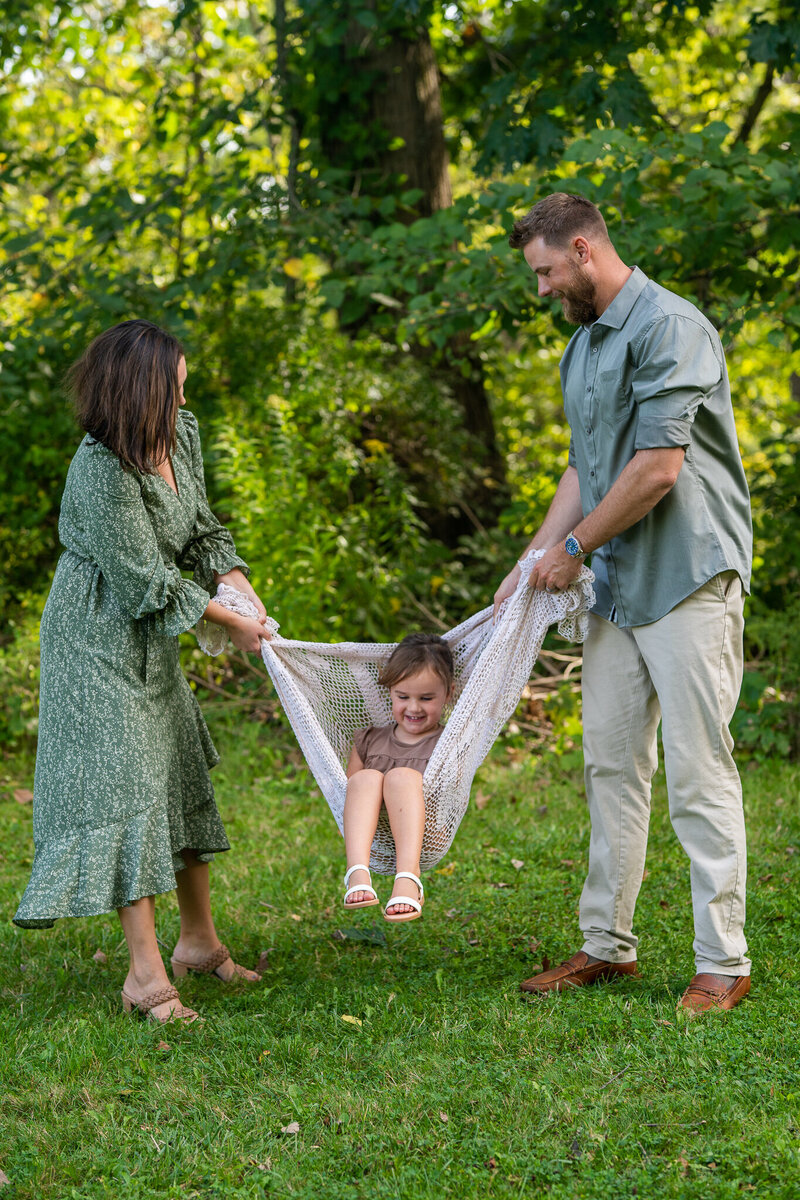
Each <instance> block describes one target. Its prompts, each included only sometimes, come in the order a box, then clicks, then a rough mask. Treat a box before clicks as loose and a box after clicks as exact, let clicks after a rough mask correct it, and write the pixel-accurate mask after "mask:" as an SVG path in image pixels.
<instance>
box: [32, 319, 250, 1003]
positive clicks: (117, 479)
mask: <svg viewBox="0 0 800 1200" xmlns="http://www.w3.org/2000/svg"><path fill="white" fill-rule="evenodd" d="M185 379H186V361H185V359H184V356H183V352H182V350H181V347H180V345H179V343H178V342H177V341H176V340H175V339H174V338H173V337H171V336H170V335H169V334H168V333H165V332H164V331H163V330H161V329H159V328H158V326H156V325H152V324H151V323H150V322H149V321H124V322H123V323H122V324H121V325H117V326H115V327H114V328H113V329H109V330H107V331H106V332H105V333H103V334H101V335H100V336H99V337H98V338H96V339H95V341H94V342H92V344H91V345H90V346H89V348H88V350H87V351H86V353H85V354H84V355H83V357H82V358H81V359H80V360H79V361H78V362H77V363H76V364H75V366H74V367H73V368H72V371H71V375H70V382H71V388H72V392H73V395H74V398H75V401H76V408H77V415H78V419H79V421H80V424H81V426H82V428H83V429H85V430H86V437H85V438H84V439H83V441H82V442H81V445H80V446H79V448H78V451H77V453H76V454H75V457H74V458H73V460H72V463H71V465H70V468H69V472H68V474H67V483H66V488H65V490H64V496H63V499H62V503H61V516H60V519H59V537H60V539H61V542H62V544H63V546H64V547H65V550H64V553H63V554H62V556H61V559H60V560H59V563H58V567H57V569H56V573H55V578H54V580H53V586H52V589H51V591H50V595H49V597H48V600H47V604H46V606H45V610H44V615H43V617H42V626H41V651H42V668H41V690H40V717H39V745H38V751H37V757H36V776H35V782H34V808H33V826H34V827H33V833H34V841H35V843H36V856H35V859H34V863H33V870H32V873H31V878H30V881H29V883H28V886H27V888H26V890H25V894H24V896H23V898H22V902H21V904H20V906H19V910H18V911H17V914H16V916H15V917H14V920H15V922H16V924H17V925H21V926H23V927H25V928H45V927H49V926H51V925H52V924H53V922H54V921H55V920H56V918H58V917H67V916H71V917H80V916H92V915H95V914H97V913H105V912H110V911H112V910H113V909H116V910H117V912H118V913H119V918H120V921H121V922H122V929H123V932H124V934H125V939H126V941H127V944H128V952H129V955H130V966H129V970H128V974H127V977H126V979H125V985H124V987H123V990H122V1000H123V1006H124V1008H125V1010H126V1011H127V1012H130V1011H134V1010H138V1011H139V1012H141V1013H146V1014H149V1015H150V1017H152V1018H153V1019H155V1020H157V1021H161V1022H165V1021H170V1020H175V1019H181V1020H194V1019H195V1018H196V1017H197V1013H195V1012H194V1011H193V1010H192V1009H189V1008H186V1007H184V1006H183V1005H181V1003H180V998H179V995H178V992H177V990H176V989H175V988H174V987H173V986H172V985H171V984H170V982H169V980H168V978H167V974H166V971H165V968H164V964H163V962H162V959H161V955H160V953H159V949H158V943H157V941H156V933H155V896H156V895H157V894H158V893H160V892H167V891H171V890H172V889H173V888H177V894H178V906H179V909H180V919H181V927H180V936H179V938H178V942H177V945H176V946H175V949H174V951H173V957H172V964H173V969H174V974H175V975H176V976H183V975H185V974H186V972H187V971H188V970H195V971H201V972H204V973H210V972H214V973H215V974H216V975H217V976H218V977H219V978H221V979H223V980H229V979H232V978H234V977H238V978H245V979H248V980H251V981H255V980H257V979H258V975H256V973H255V972H253V971H246V970H245V969H244V968H243V967H239V966H237V965H236V964H235V963H233V962H232V960H231V958H230V955H229V954H228V952H227V950H226V949H225V947H224V946H222V944H221V943H220V940H219V938H218V937H217V933H216V930H215V928H214V922H213V919H212V916H211V905H210V898H209V878H208V876H209V869H208V864H209V862H210V860H211V859H212V858H213V857H214V853H215V852H216V851H221V850H228V849H229V844H228V840H227V838H226V836H225V830H224V828H223V825H222V822H221V820H220V816H219V813H218V811H217V807H216V804H215V802H214V791H213V787H212V784H211V779H210V776H209V767H212V766H214V765H215V763H216V762H217V761H218V755H217V753H216V750H215V749H214V746H213V743H212V741H211V738H210V736H209V733H208V730H207V729H206V725H205V722H204V721H203V718H202V716H201V715H200V710H199V708H198V705H197V701H196V700H195V698H194V696H193V695H192V692H191V691H190V689H189V686H188V684H187V683H186V680H185V679H184V677H183V675H182V673H181V670H180V660H179V655H178V634H179V633H182V632H183V631H184V630H186V629H191V628H192V626H193V625H195V623H196V622H197V621H198V620H199V618H200V617H205V618H206V619H207V620H210V621H214V622H216V623H218V624H220V625H224V626H226V627H227V629H228V632H229V635H230V637H231V640H232V641H233V644H234V645H235V646H237V647H238V648H239V649H241V650H248V651H251V652H253V653H255V652H257V651H258V649H259V646H260V639H261V638H264V637H268V636H269V635H268V633H267V632H266V628H265V624H264V622H265V621H266V612H265V609H264V605H263V604H262V603H261V601H260V600H259V599H258V597H257V596H256V594H255V592H254V591H253V589H252V587H251V586H250V584H249V583H248V581H247V578H246V573H248V567H247V564H246V563H244V562H243V561H242V559H241V558H239V556H238V555H237V554H236V550H235V548H234V544H233V541H232V539H231V537H230V534H229V533H228V532H227V531H226V530H225V529H224V528H223V526H222V525H220V523H219V522H218V521H217V519H216V518H215V517H214V515H213V513H212V512H211V510H210V508H209V506H208V501H207V499H206V493H205V483H204V479H203V463H202V458H201V453H200V440H199V436H198V431H197V422H196V420H195V418H194V417H193V416H192V414H191V413H188V412H185V411H182V406H183V404H184V403H185V399H184V395H183V385H184V381H185ZM182 570H188V571H192V572H193V574H194V582H192V581H191V580H188V579H184V578H183V576H182V575H181V571H182ZM220 581H225V582H227V583H230V584H232V585H233V586H234V587H237V588H238V589H239V590H240V591H243V592H245V593H246V594H247V595H248V596H249V597H250V598H251V600H252V601H253V603H254V604H255V606H256V608H257V610H258V613H259V619H258V620H249V619H247V618H243V617H240V616H238V615H237V614H235V613H232V612H230V611H229V610H227V609H225V608H223V607H222V606H221V605H219V604H217V603H215V602H214V601H213V600H209V595H210V593H212V592H213V591H214V589H215V585H216V584H217V583H219V582H220Z"/></svg>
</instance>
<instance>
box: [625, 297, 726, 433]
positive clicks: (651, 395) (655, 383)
mask: <svg viewBox="0 0 800 1200" xmlns="http://www.w3.org/2000/svg"><path fill="white" fill-rule="evenodd" d="M632 357H633V360H634V362H635V363H636V367H635V369H634V371H633V373H632V375H631V380H630V388H631V394H632V397H633V400H634V401H635V403H636V405H637V406H638V412H637V424H636V436H635V440H634V449H635V450H656V449H660V448H667V447H681V448H682V449H684V450H685V449H686V448H687V447H688V446H689V445H690V443H691V440H692V425H693V423H694V419H695V415H696V413H697V410H698V408H699V407H700V405H701V404H703V403H704V401H705V399H706V397H707V396H709V395H711V393H712V392H713V391H714V389H715V388H717V387H718V386H719V384H720V381H721V379H722V371H723V367H722V363H721V362H720V361H719V359H718V357H717V354H716V353H715V349H714V346H713V344H712V342H711V339H710V337H709V336H708V333H707V331H706V330H705V329H704V328H703V327H702V325H700V324H699V323H698V322H697V321H693V320H691V319H690V318H688V317H684V316H671V317H666V316H660V317H659V318H658V319H657V320H656V321H654V322H653V323H652V324H651V325H650V326H648V327H647V328H646V329H645V330H644V332H643V334H642V336H641V338H639V339H637V341H636V342H635V343H634V344H633V346H632Z"/></svg>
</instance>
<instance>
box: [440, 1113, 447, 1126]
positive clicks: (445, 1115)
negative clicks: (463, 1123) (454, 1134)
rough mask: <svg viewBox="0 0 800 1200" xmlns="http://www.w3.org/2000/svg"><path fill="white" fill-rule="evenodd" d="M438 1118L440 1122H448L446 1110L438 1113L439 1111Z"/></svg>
mask: <svg viewBox="0 0 800 1200" xmlns="http://www.w3.org/2000/svg"><path fill="white" fill-rule="evenodd" d="M439 1120H440V1121H442V1122H443V1123H444V1124H445V1125H446V1124H447V1122H448V1120H449V1118H448V1116H447V1113H446V1112H440V1113H439Z"/></svg>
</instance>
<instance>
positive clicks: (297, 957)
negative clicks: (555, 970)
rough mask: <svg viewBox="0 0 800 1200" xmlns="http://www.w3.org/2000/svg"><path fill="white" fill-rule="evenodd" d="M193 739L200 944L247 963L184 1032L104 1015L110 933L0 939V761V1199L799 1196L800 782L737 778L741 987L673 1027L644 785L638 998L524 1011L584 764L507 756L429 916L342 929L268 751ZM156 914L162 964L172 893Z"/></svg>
mask: <svg viewBox="0 0 800 1200" xmlns="http://www.w3.org/2000/svg"><path fill="white" fill-rule="evenodd" d="M213 732H214V735H215V738H216V740H217V742H218V744H219V747H220V749H221V751H222V752H223V763H222V765H221V766H220V767H219V768H218V769H217V771H216V772H215V776H216V783H217V788H218V796H219V801H220V808H221V810H222V813H223V816H224V818H225V820H226V824H227V827H228V832H229V836H230V839H231V842H232V843H233V845H234V849H233V851H232V852H231V853H230V854H229V855H224V856H221V857H220V858H219V859H218V860H217V862H216V864H215V865H214V866H213V867H212V882H213V889H214V898H215V912H216V917H217V923H218V927H219V930H220V933H221V936H222V937H223V939H224V940H225V941H226V942H228V944H229V945H230V946H231V948H232V949H233V950H234V951H235V953H236V955H237V957H238V958H239V959H240V961H242V962H244V963H245V964H248V965H254V964H255V963H256V961H257V960H258V958H259V955H260V954H261V953H262V952H263V951H267V952H268V967H267V970H266V974H265V976H264V980H263V983H262V984H261V985H259V986H257V987H255V988H248V987H246V986H245V985H239V986H237V987H236V988H234V989H230V990H226V989H224V988H223V987H222V986H221V985H219V984H217V983H216V982H214V981H212V980H191V981H190V982H188V983H187V984H185V985H184V986H183V987H182V995H183V997H184V998H185V999H186V1001H187V1002H189V1003H191V1004H193V1005H194V1006H196V1007H197V1008H198V1009H200V1010H201V1011H202V1013H203V1015H204V1016H205V1018H206V1022H205V1024H204V1026H203V1027H202V1028H197V1027H195V1028H180V1027H166V1028H162V1027H156V1026H154V1025H149V1024H147V1023H145V1022H142V1021H138V1020H134V1019H131V1018H126V1017H124V1016H123V1014H122V1011H121V1008H120V1002H119V989H120V986H121V982H122V979H123V977H124V973H125V964H126V955H125V951H124V945H123V942H122V938H121V933H120V929H119V925H118V922H117V920H116V917H113V918H112V917H95V918H90V919H86V920H81V921H72V922H63V923H61V924H60V925H59V926H57V927H56V929H54V930H49V931H40V932H31V931H27V932H23V931H21V930H17V929H15V928H14V926H12V925H11V924H10V918H11V915H12V913H13V911H14V908H15V906H16V902H17V899H18V896H19V894H20V892H21V890H22V888H23V886H24V884H25V882H26V879H27V874H28V868H29V866H30V860H31V854H32V843H31V832H30V829H31V813H30V805H29V804H24V803H20V802H19V801H18V800H16V799H15V798H14V794H13V793H14V789H15V788H16V789H19V788H25V787H29V786H30V785H31V780H32V767H31V763H30V762H28V761H22V760H6V762H5V763H4V764H2V772H3V779H2V781H1V783H2V788H1V790H0V829H1V830H2V840H0V847H1V848H2V849H1V851H0V853H1V855H2V867H3V869H2V876H1V878H0V896H1V897H2V914H3V923H2V926H0V928H1V929H2V934H1V935H0V936H1V937H2V948H3V954H2V963H1V964H0V997H1V999H0V1004H1V1005H2V1009H1V1011H0V1021H1V1022H2V1024H1V1025H0V1050H1V1051H2V1053H0V1090H1V1094H2V1110H1V1113H0V1169H2V1171H4V1172H5V1174H6V1175H7V1176H8V1178H9V1180H10V1186H7V1187H4V1188H3V1187H0V1194H2V1196H3V1197H5V1196H8V1197H9V1200H16V1198H19V1200H22V1198H23V1197H25V1198H36V1200H40V1198H47V1197H52V1198H58V1200H62V1198H71V1197H75V1198H78V1197H79V1198H81V1200H84V1198H86V1200H88V1198H89V1197H91V1198H92V1200H94V1198H95V1197H106V1196H113V1197H115V1198H118V1200H128V1198H132V1197H136V1198H137V1200H138V1198H148V1200H149V1198H161V1197H164V1198H166V1197H193V1196H195V1197H212V1196H215V1197H216V1196H218V1197H263V1196H268V1197H269V1196H272V1197H308V1198H314V1200H317V1198H321V1200H356V1198H359V1200H360V1198H362V1197H364V1198H367V1197H369V1198H370V1200H372V1198H373V1197H374V1198H375V1200H379V1198H380V1200H383V1198H392V1197H402V1198H403V1200H405V1198H408V1200H427V1198H434V1197H456V1198H458V1200H463V1198H468V1197H483V1196H496V1197H516V1196H550V1197H587V1198H589V1197H598V1198H600V1197H602V1198H614V1197H628V1196H640V1197H648V1198H651V1197H692V1198H695V1197H701V1198H704V1200H706V1198H708V1200H712V1198H723V1197H739V1196H742V1195H748V1194H753V1195H754V1196H756V1197H797V1196H798V1195H800V1055H799V1054H798V1039H799V1035H800V1025H799V1021H800V988H799V987H798V984H800V970H798V950H799V949H800V936H799V935H800V919H799V918H798V909H799V907H800V906H799V904H798V882H800V818H799V817H798V803H797V800H798V793H799V792H800V786H799V785H800V767H798V766H796V765H794V766H793V765H790V764H786V763H775V764H774V765H772V766H770V767H759V768H758V769H756V770H746V771H745V772H744V784H745V789H746V792H745V794H746V807H747V814H748V823H749V836H750V888H749V905H748V916H749V920H748V935H749V940H750V945H751V952H752V954H753V958H754V961H755V968H754V980H753V984H754V986H753V992H752V993H751V998H750V999H749V1000H748V1001H746V1002H745V1003H744V1004H742V1005H741V1006H740V1008H738V1009H737V1010H736V1011H735V1012H733V1013H731V1014H728V1015H721V1014H718V1015H715V1016H713V1017H711V1018H709V1019H705V1020H702V1021H699V1020H697V1021H694V1022H691V1023H690V1022H687V1021H685V1020H684V1019H682V1018H678V1017H677V1016H676V1014H675V1003H676V1001H677V999H678V997H679V996H680V993H681V991H682V990H683V988H684V986H685V985H686V983H687V981H688V979H689V978H690V977H691V975H692V974H693V963H692V956H691V943H692V928H691V905H690V897H689V887H688V866H687V862H686V860H685V858H684V856H683V854H682V852H681V850H680V848H679V846H678V845H677V843H676V840H675V838H674V836H673V834H672V831H671V828H670V825H669V821H668V818H667V815H666V798H665V793H664V787H663V780H662V779H661V777H660V776H659V777H658V779H657V784H656V795H655V800H654V815H653V822H652V832H651V838H650V849H649V855H648V870H647V875H646V878H645V881H644V884H643V887H642V893H641V897H640V901H639V907H638V910H637V917H638V932H639V935H640V938H641V941H640V947H639V961H640V967H641V978H639V979H634V980H625V981H619V982H615V983H613V984H611V985H608V986H606V987H604V988H601V987H597V988H590V989H586V990H583V991H581V992H576V993H573V994H570V995H564V996H552V997H548V998H545V999H536V1000H533V1001H526V1000H525V999H523V998H522V997H521V995H520V993H519V992H518V990H517V984H518V982H519V980H520V979H522V978H524V977H526V976H528V975H531V974H533V973H534V972H535V971H536V969H537V968H539V967H541V966H542V964H543V962H544V961H545V960H546V961H549V962H550V963H556V962H558V961H560V959H561V958H563V957H566V956H567V955H568V954H570V953H572V952H573V951H574V950H576V949H578V948H579V946H580V940H579V934H578V930H577V916H576V913H577V904H578V898H579V895H580V890H581V885H582V881H583V873H584V868H585V863H586V853H587V846H588V824H587V819H586V815H585V811H584V802H583V794H582V785H581V778H580V771H579V768H578V766H577V764H576V763H574V762H573V763H570V764H569V765H566V764H565V760H558V759H556V758H555V757H554V756H552V755H547V754H542V753H541V752H540V753H539V755H538V757H537V756H534V755H528V754H527V753H525V752H524V751H523V749H522V748H521V746H520V744H519V739H516V741H515V740H514V739H509V738H506V739H503V740H501V741H500V742H499V743H498V744H497V746H496V747H495V750H494V752H493V755H492V758H491V760H490V761H489V763H487V765H486V766H485V767H484V769H483V770H482V771H481V774H480V777H479V779H478V781H477V784H476V787H475V788H474V789H473V797H475V795H476V794H477V793H480V805H481V806H480V807H479V808H477V807H475V806H473V807H472V808H471V810H470V812H469V813H468V815H467V817H466V818H465V820H464V823H463V825H462V828H461V832H460V834H459V835H458V837H457V839H456V842H455V844H454V846H453V848H452V850H451V853H450V855H449V856H448V857H447V859H446V860H445V861H444V863H442V864H441V865H440V867H439V869H438V870H437V871H435V872H433V873H432V874H430V875H428V876H427V878H426V888H427V891H426V897H427V903H426V907H425V912H424V917H423V919H422V921H419V922H414V923H410V924H405V925H394V926H392V925H389V924H387V923H385V922H383V921H381V920H380V919H377V920H376V917H375V913H376V910H375V909H371V910H370V909H367V910H365V911H362V912H361V913H359V914H355V913H345V912H344V911H343V910H342V908H341V894H342V887H341V875H342V870H343V855H342V844H341V841H340V839H339V835H338V833H337V831H336V827H335V825H334V823H333V821H332V819H331V817H330V815H329V813H328V810H327V807H326V805H325V804H324V802H323V801H322V799H321V798H320V796H319V793H318V791H317V790H316V788H315V787H314V784H313V780H312V779H311V777H310V776H309V774H308V773H307V771H306V770H305V768H304V767H303V766H302V765H301V763H300V760H299V756H298V755H297V753H296V752H295V751H294V750H292V749H291V748H290V747H289V744H288V740H287V738H286V735H284V734H283V733H282V732H281V731H280V730H276V729H275V727H274V726H273V727H269V726H264V725H258V724H255V723H244V724H243V725H242V727H241V728H240V729H239V730H237V731H236V732H234V731H233V729H232V728H231V727H230V726H224V725H220V724H219V723H217V724H216V725H215V726H213ZM573 757H574V756H573ZM520 864H521V865H520ZM378 887H379V891H380V893H381V895H382V896H386V895H388V881H386V880H379V881H378ZM157 914H158V917H157V919H158V931H159V936H160V938H161V939H162V942H163V944H164V947H165V956H167V957H168V951H169V949H170V947H171V946H172V944H173V940H174V939H175V937H176V931H177V910H176V907H175V902H174V897H172V896H166V897H163V898H162V899H161V900H160V901H159V904H158V910H157ZM97 950H102V951H103V952H104V953H105V955H106V956H107V958H106V961H105V962H99V961H97V960H96V959H95V958H94V957H93V956H94V955H95V952H96V951H97ZM293 1130H296V1132H293Z"/></svg>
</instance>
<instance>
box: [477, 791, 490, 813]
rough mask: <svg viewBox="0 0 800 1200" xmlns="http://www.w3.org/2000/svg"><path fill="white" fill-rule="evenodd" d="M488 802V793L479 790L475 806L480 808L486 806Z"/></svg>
mask: <svg viewBox="0 0 800 1200" xmlns="http://www.w3.org/2000/svg"><path fill="white" fill-rule="evenodd" d="M488 803H489V797H488V796H487V795H486V793H485V792H478V794H477V796H476V797H475V807H476V808H478V809H481V808H486V805H487V804H488Z"/></svg>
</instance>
